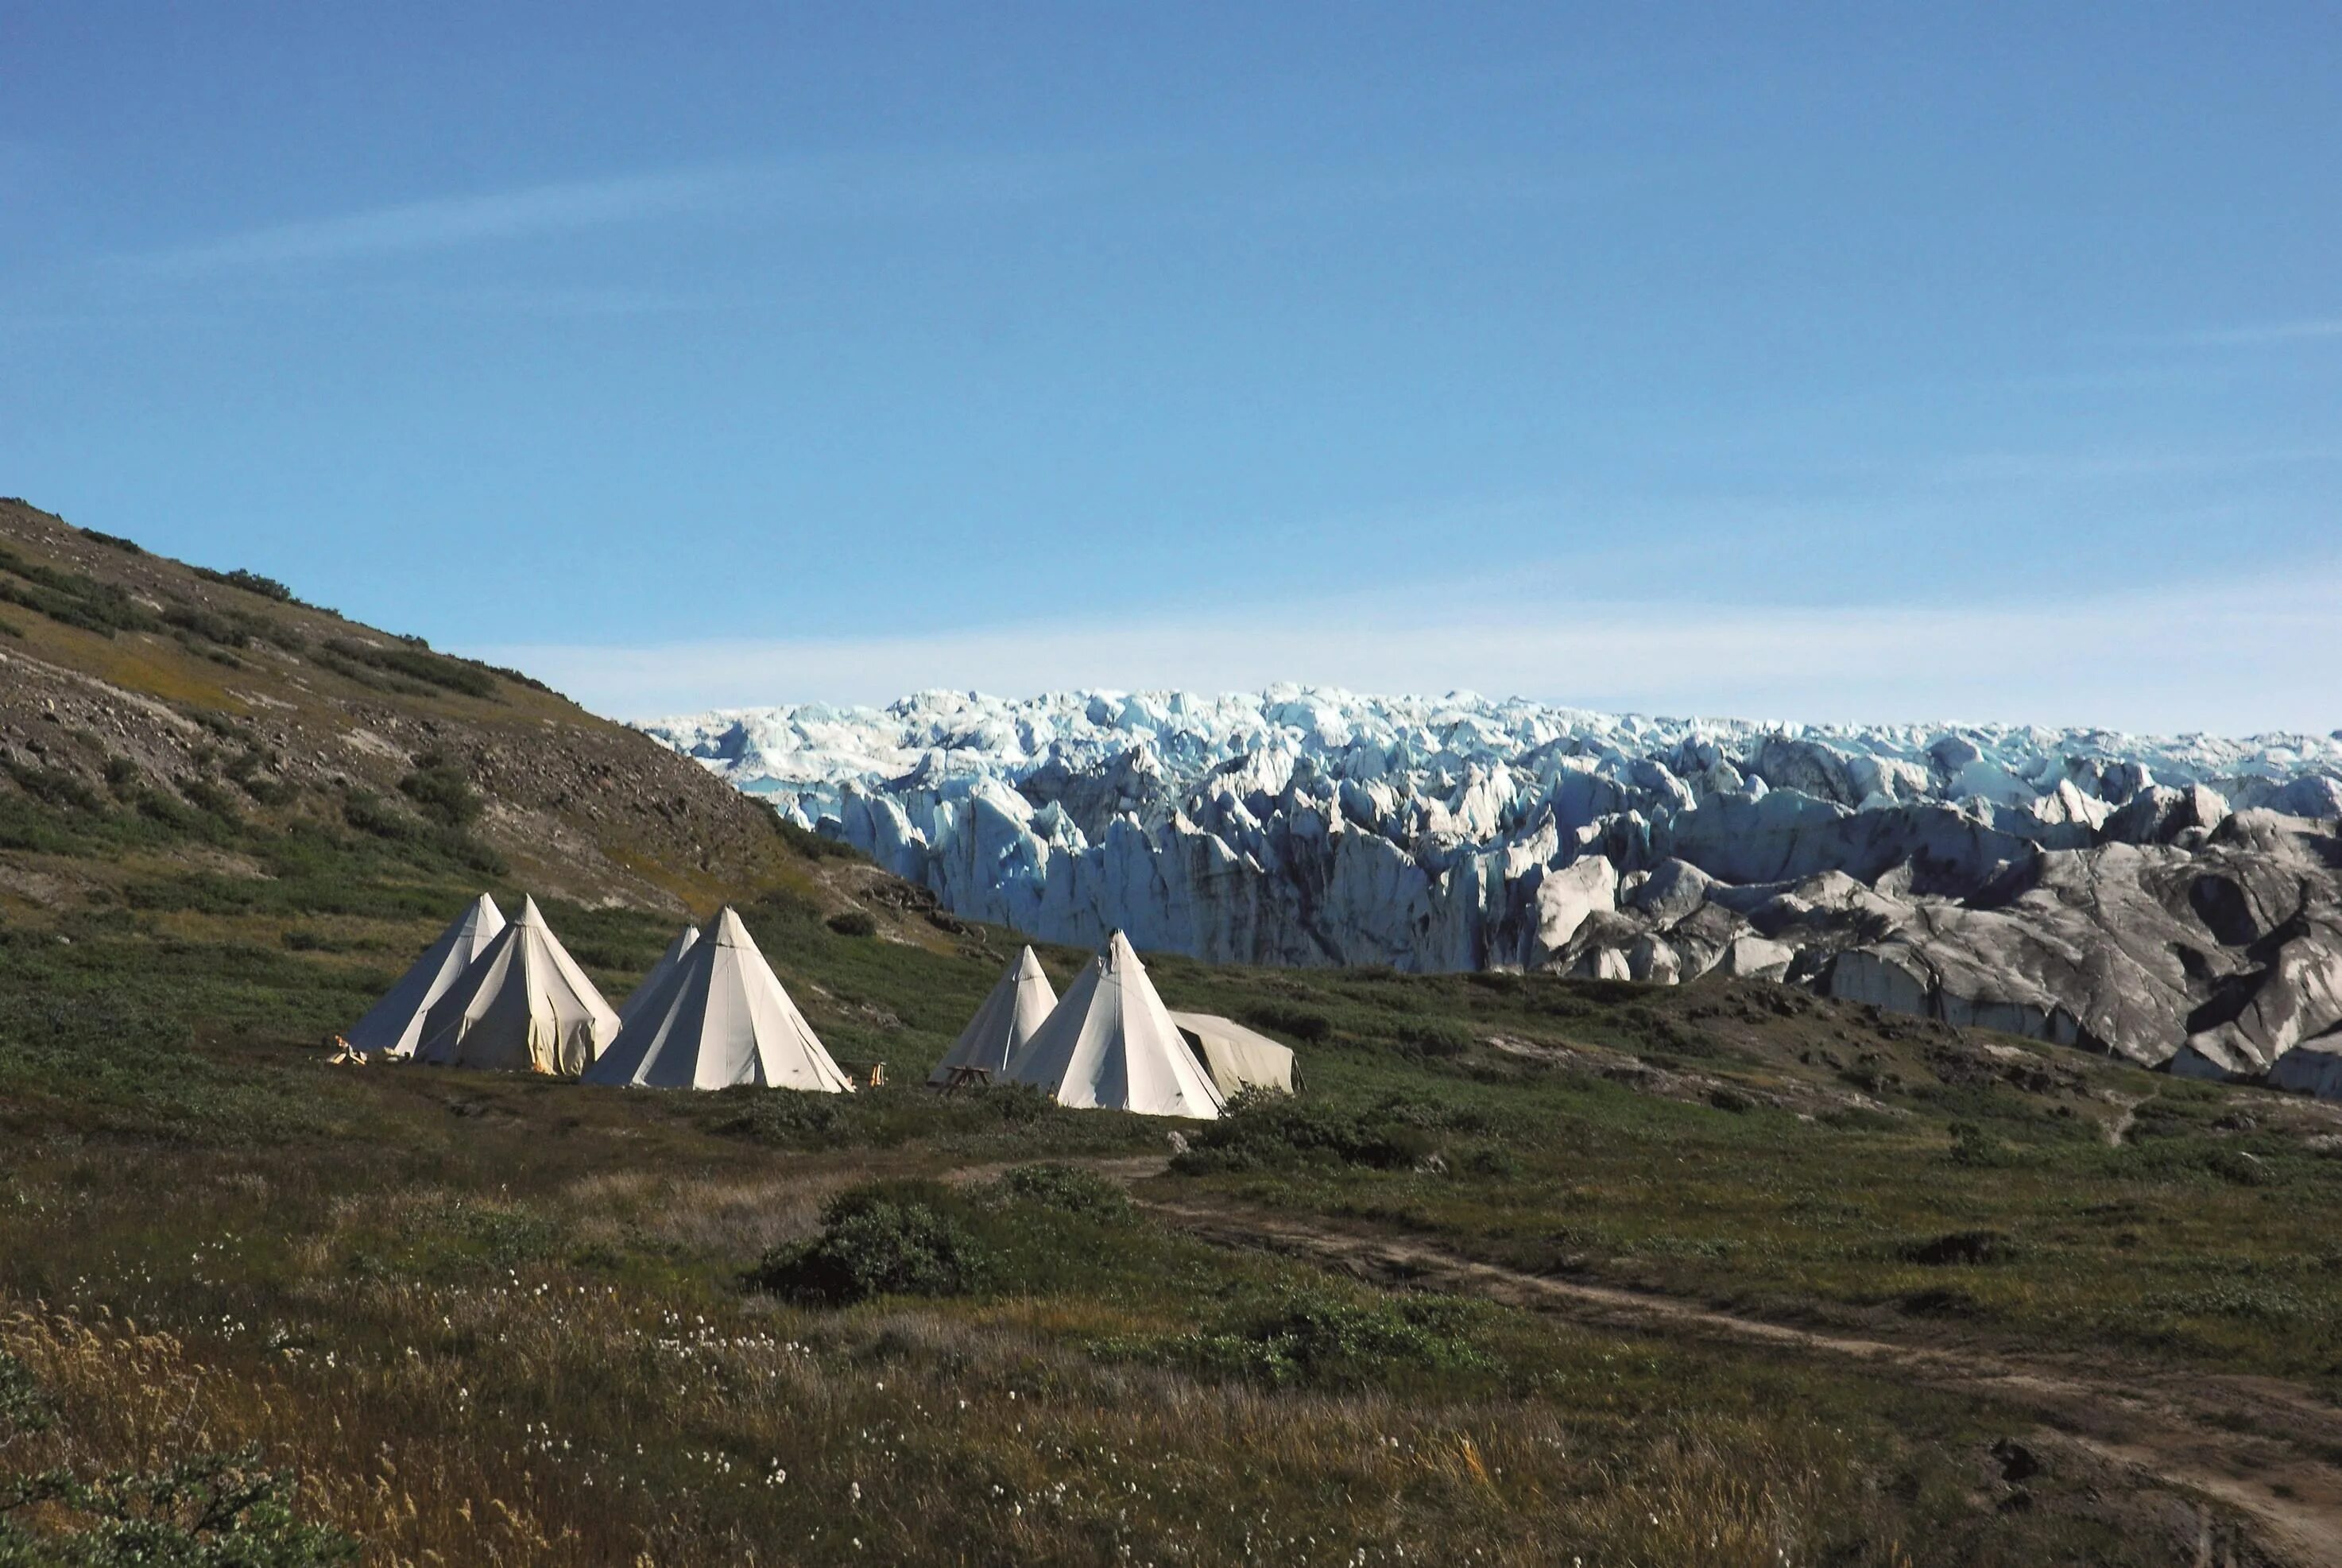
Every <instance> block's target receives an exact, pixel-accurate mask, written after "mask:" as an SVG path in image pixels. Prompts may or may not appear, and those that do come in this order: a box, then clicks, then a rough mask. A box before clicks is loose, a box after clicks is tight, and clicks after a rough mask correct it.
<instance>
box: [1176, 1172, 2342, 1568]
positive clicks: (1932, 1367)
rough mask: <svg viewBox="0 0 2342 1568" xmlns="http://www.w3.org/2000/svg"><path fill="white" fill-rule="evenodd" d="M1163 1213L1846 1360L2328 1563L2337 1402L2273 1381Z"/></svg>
mask: <svg viewBox="0 0 2342 1568" xmlns="http://www.w3.org/2000/svg"><path fill="white" fill-rule="evenodd" d="M1147 1207H1148V1208H1149V1209H1150V1210H1151V1211H1153V1212H1154V1213H1156V1214H1158V1215H1160V1216H1161V1217H1162V1218H1164V1219H1165V1220H1166V1221H1168V1222H1170V1223H1174V1224H1176V1225H1177V1226H1179V1227H1180V1228H1182V1229H1184V1230H1186V1231H1189V1232H1191V1233H1194V1234H1196V1235H1198V1236H1201V1237H1204V1238H1205V1239H1206V1240H1209V1241H1212V1242H1215V1243H1220V1244H1222V1245H1228V1246H1249V1247H1261V1248H1266V1249H1268V1250H1271V1251H1275V1252H1279V1253H1286V1254H1289V1255H1291V1256H1295V1257H1300V1258H1306V1259H1308V1260H1310V1261H1311V1262H1314V1263H1321V1264H1325V1265H1327V1266H1331V1267H1334V1268H1337V1269H1341V1270H1344V1271H1346V1272H1348V1273H1355V1274H1357V1275H1359V1276H1361V1277H1364V1278H1369V1279H1375V1280H1378V1281H1381V1282H1383V1283H1405V1284H1409V1285H1414V1286H1419V1287H1428V1288H1434V1289H1439V1290H1446V1291H1453V1292H1456V1293H1469V1294H1474V1295H1478V1296H1483V1297H1486V1298H1488V1299H1490V1300H1495V1301H1501V1302H1506V1303H1510V1304H1513V1305H1517V1306H1523V1307H1528V1308H1532V1309H1536V1310H1539V1311H1545V1312H1553V1313H1563V1314H1566V1315H1567V1316H1569V1317H1570V1318H1572V1319H1575V1320H1576V1321H1579V1322H1584V1323H1594V1324H1597V1325H1599V1326H1603V1327H1610V1328H1625V1329H1634V1330H1652V1329H1663V1330H1665V1331H1666V1332H1668V1333H1675V1334H1688V1335H1691V1336H1693V1337H1697V1338H1704V1339H1710V1340H1724V1341H1731V1342H1736V1343H1743V1344H1752V1345H1764V1346H1768V1347H1773V1348H1777V1349H1780V1350H1784V1351H1787V1352H1791V1353H1807V1354H1816V1355H1823V1356H1828V1357H1831V1358H1835V1359H1839V1360H1844V1361H1849V1362H1853V1363H1859V1364H1861V1365H1864V1366H1867V1367H1872V1368H1876V1369H1878V1370H1880V1371H1883V1372H1891V1373H1896V1374H1897V1375H1901V1376H1908V1377H1912V1378H1916V1379H1918V1380H1920V1381H1923V1382H1925V1383H1929V1384H1931V1385H1935V1386H1939V1387H1946V1388H1953V1389H1957V1390H1958V1391H1960V1392H1962V1393H1974V1394H1979V1395H1983V1396H1985V1397H1987V1398H1989V1399H1991V1400H1993V1401H1995V1402H1996V1403H2000V1404H2002V1405H2006V1406H2008V1407H2010V1408H2013V1409H2016V1410H2019V1411H2023V1412H2025V1413H2027V1414H2028V1415H2029V1416H2031V1417H2032V1418H2033V1419H2035V1420H2037V1421H2038V1422H2039V1423H2041V1424H2042V1425H2043V1426H2045V1427H2047V1428H2048V1429H2050V1430H2051V1431H2053V1432H2055V1433H2057V1434H2059V1435H2060V1436H2062V1437H2063V1438H2064V1439H2066V1440H2067V1441H2068V1442H2071V1443H2077V1444H2079V1445H2080V1446H2082V1447H2084V1448H2087V1449H2088V1450H2090V1451H2092V1452H2093V1453H2097V1454H2098V1455H2100V1456H2101V1457H2103V1458H2106V1459H2109V1460H2112V1461H2115V1462H2117V1463H2122V1464H2126V1465H2129V1466H2132V1467H2135V1468H2136V1469H2137V1470H2139V1471H2141V1472H2143V1473H2146V1474H2147V1475H2149V1476H2152V1477H2154V1478H2155V1479H2157V1480H2158V1481H2161V1482H2163V1483H2168V1484H2171V1485H2176V1486H2180V1487H2184V1488H2187V1489H2188V1490H2191V1491H2194V1492H2196V1493H2200V1494H2202V1495H2204V1496H2206V1497H2209V1498H2213V1499H2216V1500H2217V1501H2218V1502H2220V1503H2226V1504H2227V1505H2228V1506H2229V1507H2231V1508H2233V1509H2235V1510H2236V1511H2237V1512H2238V1513H2242V1514H2244V1515H2245V1516H2246V1517H2247V1519H2249V1520H2250V1521H2251V1522H2252V1524H2253V1526H2254V1528H2255V1530H2256V1533H2257V1534H2258V1535H2259V1536H2260V1537H2261V1540H2262V1543H2263V1544H2264V1546H2265V1548H2266V1549H2267V1551H2269V1552H2270V1553H2273V1554H2274V1555H2276V1556H2277V1558H2278V1559H2280V1560H2281V1561H2283V1562H2285V1563H2290V1564H2293V1565H2294V1568H2342V1465H2337V1463H2334V1462H2333V1460H2332V1459H2330V1458H2328V1457H2326V1456H2327V1455H2342V1410H2337V1408H2336V1407H2335V1406H2333V1405H2332V1404H2330V1403H2326V1402H2324V1401H2322V1400H2320V1399H2318V1398H2317V1397H2316V1396H2315V1395H2313V1394H2311V1393H2307V1391H2304V1390H2302V1389H2299V1388H2297V1387H2294V1386H2293V1385H2291V1384H2287V1383H2282V1382H2280V1381H2277V1380H2275V1379H2267V1378H2252V1377H2241V1376H2224V1375H2218V1374H2208V1373H2196V1374H2187V1373H2170V1372H2161V1371H2151V1370H2142V1371H2138V1372H2136V1373H2130V1372H2126V1373H2121V1374H2117V1373H2114V1372H2112V1371H2110V1370H2109V1369H2107V1368H2106V1367H2103V1366H2098V1365H2086V1364H2083V1363H2079V1362H2077V1361H2071V1360H2066V1359H2060V1358H2055V1357H2050V1356H2034V1355H2024V1354H2017V1353H2011V1352H2007V1351H2003V1350H1999V1349H1996V1348H1993V1347H1990V1346H1980V1345H1977V1344H1974V1343H1959V1344H1944V1343H1932V1344H1931V1343H1918V1342H1917V1341H1911V1340H1905V1339H1900V1338H1889V1337H1886V1336H1883V1335H1882V1336H1869V1335H1863V1334H1857V1333H1843V1332H1837V1331H1834V1330H1827V1329H1814V1328H1803V1327H1798V1326H1796V1325H1792V1324H1788V1323H1773V1322H1769V1321H1767V1320H1765V1319H1762V1318H1754V1317H1746V1316H1742V1315H1740V1314H1738V1313H1730V1312H1725V1311H1720V1310H1718V1309H1716V1308H1714V1307H1709V1306H1705V1305H1701V1304H1698V1303H1693V1302H1687V1301H1683V1300H1679V1299H1676V1298H1672V1297H1666V1296H1655V1295H1648V1294H1645V1293H1639V1292H1636V1291H1629V1290H1622V1289H1619V1288H1617V1287H1616V1286H1611V1285H1600V1284H1591V1283H1585V1282H1582V1281H1576V1280H1567V1279H1556V1278H1552V1277H1549V1276H1546V1275H1542V1274H1533V1273H1524V1272H1521V1271H1519V1270H1515V1269H1508V1268H1504V1267H1501V1266H1499V1265H1496V1264H1493V1263H1481V1262H1477V1261H1475V1260H1472V1259H1468V1258H1464V1257H1459V1256H1457V1255H1456V1254H1455V1253H1451V1252H1448V1251H1447V1250H1446V1249H1445V1248H1443V1247H1441V1246H1439V1245H1438V1244H1436V1243H1432V1242H1429V1241H1426V1240H1424V1239H1422V1238H1420V1237H1416V1236H1411V1235H1406V1234H1400V1233H1391V1232H1387V1231H1382V1230H1376V1229H1370V1228H1367V1227H1365V1226H1357V1225H1349V1224H1345V1223H1339V1222H1336V1221H1331V1220H1326V1219H1321V1218H1316V1217H1310V1216H1296V1215H1291V1214H1284V1213H1273V1212H1270V1211H1266V1210H1260V1209H1254V1208H1249V1207H1240V1206H1237V1205H1233V1204H1230V1205H1214V1204H1207V1203H1198V1202H1196V1201H1193V1200H1190V1199H1181V1200H1177V1201H1164V1200H1148V1201H1147Z"/></svg>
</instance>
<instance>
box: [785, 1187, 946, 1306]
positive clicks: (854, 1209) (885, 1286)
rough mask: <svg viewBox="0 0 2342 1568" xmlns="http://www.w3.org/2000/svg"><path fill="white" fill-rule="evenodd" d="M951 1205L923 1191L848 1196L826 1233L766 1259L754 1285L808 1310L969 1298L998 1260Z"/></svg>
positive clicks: (828, 1211)
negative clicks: (874, 1300) (886, 1298)
mask: <svg viewBox="0 0 2342 1568" xmlns="http://www.w3.org/2000/svg"><path fill="white" fill-rule="evenodd" d="M945 1206H946V1205H945V1203H944V1200H942V1198H941V1194H939V1193H932V1192H930V1191H928V1190H926V1189H923V1188H920V1187H917V1186H903V1187H893V1186H886V1185H873V1186H867V1187H857V1188H856V1189H854V1190H853V1191H851V1192H846V1193H839V1194H838V1195H837V1196H836V1197H835V1198H833V1199H831V1200H830V1202H829V1204H828V1206H827V1207H826V1208H825V1209H824V1210H823V1211H822V1231H821V1234H820V1235H818V1236H816V1237H815V1238H814V1239H813V1240H812V1241H810V1242H806V1243H802V1244H800V1245H796V1246H788V1247H776V1248H774V1249H773V1250H772V1251H771V1252H769V1253H766V1254H765V1256H764V1259H763V1261H761V1262H760V1263H757V1265H756V1268H755V1269H754V1270H753V1271H752V1272H751V1273H749V1275H748V1283H750V1284H751V1285H753V1286H755V1287H756V1289H758V1290H765V1291H770V1292H772V1293H774V1294H776V1295H778V1296H781V1297H783V1298H784V1299H786V1300H788V1301H793V1302H797V1303H802V1304H805V1305H808V1306H844V1305H846V1304H848V1303H853V1302H858V1301H867V1300H869V1299H870V1298H871V1297H872V1296H880V1295H919V1296H952V1295H966V1294H967V1293H969V1292H971V1291H974V1290H976V1289H978V1288H980V1287H981V1286H982V1285H983V1284H984V1283H986V1280H987V1279H988V1277H989V1276H990V1273H991V1272H992V1263H991V1258H990V1256H989V1254H987V1253H986V1252H985V1251H984V1249H983V1248H982V1247H980V1246H979V1245H978V1244H977V1243H976V1238H975V1237H973V1236H971V1235H970V1234H968V1233H967V1231H966V1228H965V1227H964V1226H962V1225H961V1224H960V1223H959V1222H958V1221H957V1220H956V1219H954V1218H952V1217H951V1216H950V1215H949V1214H948V1213H945V1212H944V1207H945Z"/></svg>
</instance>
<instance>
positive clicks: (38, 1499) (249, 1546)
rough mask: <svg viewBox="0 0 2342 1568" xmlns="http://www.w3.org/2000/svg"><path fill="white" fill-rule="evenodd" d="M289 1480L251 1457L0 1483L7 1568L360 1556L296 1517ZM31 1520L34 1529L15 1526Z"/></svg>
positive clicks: (137, 1567)
mask: <svg viewBox="0 0 2342 1568" xmlns="http://www.w3.org/2000/svg"><path fill="white" fill-rule="evenodd" d="M294 1495H295V1483H294V1478H293V1477H292V1476H291V1475H290V1474H286V1473H279V1472H275V1471H268V1470H263V1469H261V1468H260V1463H259V1455H258V1454H257V1453H256V1452H255V1451H253V1450H249V1449H247V1450H245V1451H244V1452H242V1453H226V1454H223V1453H207V1454H200V1455H197V1456H196V1457H195V1458H193V1459H188V1460H185V1461H182V1462H181V1463H177V1464H174V1465H172V1466H170V1467H169V1468H168V1469H165V1470H160V1471H155V1472H148V1473H136V1472H130V1471H125V1472H122V1473H117V1474H114V1475H109V1476H106V1477H105V1478H104V1479H102V1480H98V1481H94V1482H85V1481H79V1480H76V1479H75V1477H74V1476H73V1475H71V1474H70V1473H66V1472H65V1471H53V1472H49V1473H45V1474H41V1475H33V1476H17V1477H11V1478H7V1479H0V1563H5V1564H7V1565H9V1568H17V1565H19V1564H21V1565H23V1568H323V1565H325V1564H327V1563H347V1562H350V1561H352V1560H353V1559H355V1557H356V1556H357V1552H358V1543H356V1542H355V1541H354V1540H352V1539H351V1538H350V1537H349V1536H346V1535H345V1534H343V1533H341V1532H340V1531H337V1530H334V1529H330V1528H328V1527H326V1526H325V1525H320V1524H307V1523H303V1522H302V1521H301V1520H299V1519H298V1518H296V1517H295V1515H294V1513H293V1501H294ZM35 1512H37V1514H38V1516H39V1518H40V1520H41V1523H40V1525H39V1526H38V1527H37V1528H35V1527H33V1526H29V1525H26V1524H20V1523H17V1516H19V1515H24V1514H30V1513H35Z"/></svg>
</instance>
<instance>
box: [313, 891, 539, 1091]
mask: <svg viewBox="0 0 2342 1568" xmlns="http://www.w3.org/2000/svg"><path fill="white" fill-rule="evenodd" d="M504 928H505V915H504V911H502V910H500V909H498V908H497V907H496V904H495V900H494V899H492V898H490V897H489V896H488V895H487V894H485V893H484V894H480V896H479V897H477V898H475V899H474V900H473V901H472V902H471V904H469V905H468V906H466V907H465V911H464V913H463V914H459V915H457V916H456V917H455V919H454V920H453V921H451V922H449V923H448V925H447V929H446V930H445V931H443V932H441V933H440V934H439V940H438V941H436V942H435V943H433V944H431V945H430V946H429V947H427V948H425V949H424V952H423V956H422V957H420V958H418V959H416V960H415V964H414V966H413V967H412V968H410V969H409V970H407V972H406V973H405V974H402V975H400V976H399V977H398V984H395V985H394V986H392V987H391V988H390V990H389V991H388V992H386V993H385V994H384V996H383V999H382V1000H381V1001H379V1002H377V1003H375V1004H374V1005H373V1006H372V1007H370V1008H368V1009H367V1010H366V1015H365V1017H363V1018H361V1019H359V1020H358V1021H357V1022H356V1023H355V1024H351V1025H350V1032H349V1034H348V1035H347V1036H346V1038H347V1039H348V1041H349V1043H350V1046H351V1049H353V1050H355V1051H358V1052H360V1053H363V1054H365V1055H369V1056H375V1055H380V1056H411V1055H413V1054H415V1042H416V1041H417V1040H419V1039H421V1038H422V1036H423V1019H424V1015H425V1014H427V1013H429V1012H430V1011H431V1004H433V1003H435V1002H436V1001H438V1000H439V998H441V997H442V996H445V994H447V988H448V987H449V986H451V985H453V984H455V982H456V981H457V980H458V979H459V978H461V977H462V975H463V973H464V971H465V970H466V969H468V968H470V967H471V966H472V961H473V960H474V959H475V958H477V957H479V955H480V954H482V953H484V952H485V951H486V950H487V946H488V944H489V943H491V942H494V941H495V938H496V933H498V932H500V931H502V930H503V929H504Z"/></svg>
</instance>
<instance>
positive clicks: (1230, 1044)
mask: <svg viewBox="0 0 2342 1568" xmlns="http://www.w3.org/2000/svg"><path fill="white" fill-rule="evenodd" d="M1171 1022H1172V1023H1174V1024H1177V1025H1178V1026H1179V1033H1180V1034H1184V1035H1186V1037H1187V1044H1188V1045H1189V1047H1190V1048H1192V1049H1193V1050H1194V1051H1195V1053H1196V1056H1197V1057H1198V1058H1200V1059H1201V1060H1202V1062H1203V1064H1204V1070H1205V1071H1206V1072H1207V1073H1209V1074H1211V1075H1212V1083H1213V1084H1214V1086H1216V1088H1217V1089H1218V1090H1219V1092H1220V1093H1221V1094H1224V1095H1225V1094H1235V1093H1236V1091H1238V1090H1239V1089H1275V1090H1277V1091H1279V1092H1280V1093H1283V1094H1293V1093H1294V1092H1295V1091H1296V1090H1297V1089H1299V1088H1300V1086H1301V1075H1300V1074H1299V1073H1297V1072H1296V1070H1295V1069H1294V1065H1293V1050H1292V1047H1290V1046H1287V1045H1280V1044H1277V1043H1276V1041H1274V1040H1272V1039H1270V1038H1269V1037H1268V1036H1267V1035H1266V1034H1261V1033H1260V1032H1259V1031H1258V1030H1256V1029H1247V1028H1246V1027H1245V1026H1244V1025H1243V1024H1239V1023H1237V1022H1236V1020H1235V1019H1233V1018H1223V1017H1221V1016H1220V1015H1219V1014H1216V1013H1174V1014H1171Z"/></svg>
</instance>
